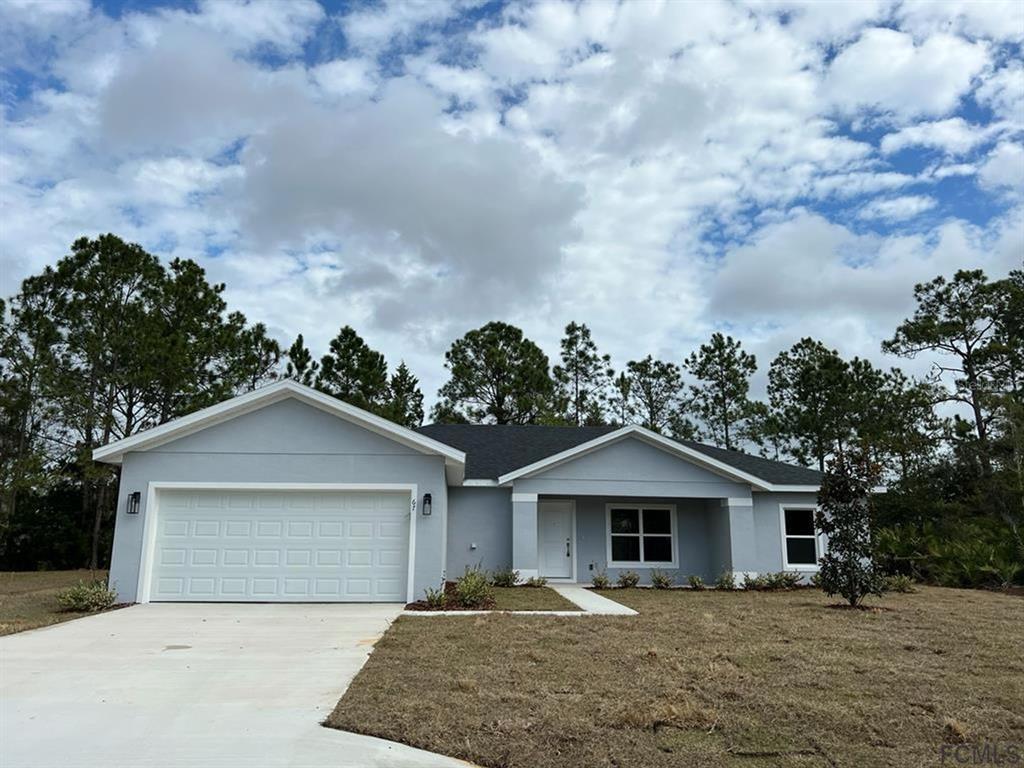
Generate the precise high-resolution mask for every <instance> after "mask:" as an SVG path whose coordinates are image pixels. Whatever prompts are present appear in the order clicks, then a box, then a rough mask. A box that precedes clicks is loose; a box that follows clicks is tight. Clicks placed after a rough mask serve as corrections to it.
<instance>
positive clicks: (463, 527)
mask: <svg viewBox="0 0 1024 768" xmlns="http://www.w3.org/2000/svg"><path fill="white" fill-rule="evenodd" d="M474 547H475V548H474ZM475 565H481V566H482V567H483V568H484V569H485V570H488V571H498V570H505V569H508V568H511V567H512V489H510V488H451V489H449V491H448V568H447V570H448V578H456V577H458V576H459V575H460V574H462V573H463V571H464V570H465V569H466V567H467V566H470V567H472V566H475Z"/></svg>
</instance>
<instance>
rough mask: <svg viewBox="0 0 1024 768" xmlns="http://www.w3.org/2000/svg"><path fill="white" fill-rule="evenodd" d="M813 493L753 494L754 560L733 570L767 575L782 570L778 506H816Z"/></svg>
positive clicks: (815, 496)
mask: <svg viewBox="0 0 1024 768" xmlns="http://www.w3.org/2000/svg"><path fill="white" fill-rule="evenodd" d="M817 501H818V495H817V494H816V493H755V494H754V539H755V559H754V563H753V566H751V567H746V568H740V567H738V566H737V570H750V571H757V572H758V573H768V572H776V571H781V570H782V569H783V559H782V527H781V524H780V519H779V505H780V504H782V505H785V504H816V503H817Z"/></svg>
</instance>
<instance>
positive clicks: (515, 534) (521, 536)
mask: <svg viewBox="0 0 1024 768" xmlns="http://www.w3.org/2000/svg"><path fill="white" fill-rule="evenodd" d="M512 569H513V570H516V571H519V578H520V579H530V578H533V577H535V576H537V494H536V493H515V492H513V493H512Z"/></svg>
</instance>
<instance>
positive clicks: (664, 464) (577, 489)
mask: <svg viewBox="0 0 1024 768" xmlns="http://www.w3.org/2000/svg"><path fill="white" fill-rule="evenodd" d="M514 486H515V491H516V492H517V493H520V492H522V493H543V494H565V495H573V494H581V495H595V496H596V495H616V494H621V495H625V496H643V497H647V498H693V499H709V498H725V497H738V498H750V486H749V485H747V484H745V483H737V482H734V481H732V480H730V479H728V478H726V477H722V476H721V475H718V474H715V473H714V472H711V471H710V470H706V469H704V468H702V467H699V466H696V465H695V464H693V463H692V462H690V461H687V460H686V459H681V458H677V457H676V456H673V455H671V454H669V453H667V452H666V451H664V450H661V449H660V448H655V447H654V446H652V445H649V444H648V443H645V442H644V441H643V440H638V439H636V438H626V439H624V440H620V441H619V442H617V443H613V444H611V445H608V446H606V447H604V448H602V449H600V450H598V451H595V452H594V453H590V454H587V455H585V456H581V457H580V458H578V459H573V460H572V461H567V462H565V463H564V464H560V465H558V466H556V467H552V468H551V469H549V470H547V471H546V472H542V473H540V474H538V475H535V476H533V477H529V478H521V479H519V480H516V481H514Z"/></svg>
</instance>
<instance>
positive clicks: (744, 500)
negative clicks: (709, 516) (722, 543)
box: [722, 496, 757, 581]
mask: <svg viewBox="0 0 1024 768" xmlns="http://www.w3.org/2000/svg"><path fill="white" fill-rule="evenodd" d="M722 507H723V508H724V510H723V511H725V512H726V513H727V514H728V516H729V552H730V555H731V557H732V572H733V575H734V576H735V577H736V579H737V580H739V581H741V580H742V579H743V577H744V576H745V575H746V574H748V573H749V574H750V575H751V576H756V575H757V571H756V570H755V568H756V567H757V537H756V536H755V534H754V500H753V499H752V498H751V497H749V496H745V497H739V498H731V499H722Z"/></svg>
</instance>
